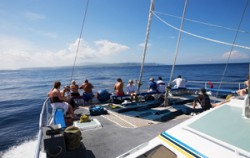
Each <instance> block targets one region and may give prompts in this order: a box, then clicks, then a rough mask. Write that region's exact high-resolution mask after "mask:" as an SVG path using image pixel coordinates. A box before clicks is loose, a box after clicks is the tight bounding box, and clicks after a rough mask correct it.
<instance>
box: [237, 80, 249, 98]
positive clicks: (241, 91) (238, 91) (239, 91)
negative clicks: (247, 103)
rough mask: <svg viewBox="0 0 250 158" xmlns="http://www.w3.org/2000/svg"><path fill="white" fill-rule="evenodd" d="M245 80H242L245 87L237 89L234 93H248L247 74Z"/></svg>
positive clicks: (241, 94) (242, 94)
mask: <svg viewBox="0 0 250 158" xmlns="http://www.w3.org/2000/svg"><path fill="white" fill-rule="evenodd" d="M246 79H247V80H246V81H245V82H244V86H246V88H243V89H239V90H237V91H236V93H237V94H238V95H240V96H244V95H245V94H247V93H248V87H249V75H247V78H246Z"/></svg>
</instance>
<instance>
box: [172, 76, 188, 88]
mask: <svg viewBox="0 0 250 158" xmlns="http://www.w3.org/2000/svg"><path fill="white" fill-rule="evenodd" d="M172 83H175V86H174V88H186V80H185V79H183V78H176V79H174V80H173V81H172Z"/></svg>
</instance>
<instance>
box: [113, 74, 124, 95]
mask: <svg viewBox="0 0 250 158" xmlns="http://www.w3.org/2000/svg"><path fill="white" fill-rule="evenodd" d="M114 90H115V95H116V96H124V95H125V94H124V91H123V82H122V79H121V78H118V79H117V82H116V84H115V86H114Z"/></svg>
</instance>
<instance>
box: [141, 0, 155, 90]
mask: <svg viewBox="0 0 250 158" xmlns="http://www.w3.org/2000/svg"><path fill="white" fill-rule="evenodd" d="M153 11H154V0H151V4H150V10H149V16H148V25H147V31H146V38H145V44H144V49H143V57H142V63H141V70H140V77H139V83H138V89H137V93H138V94H139V93H140V88H141V85H142V73H143V68H144V62H145V56H146V52H147V47H148V38H149V33H150V28H151V21H152V15H153Z"/></svg>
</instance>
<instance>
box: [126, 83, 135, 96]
mask: <svg viewBox="0 0 250 158" xmlns="http://www.w3.org/2000/svg"><path fill="white" fill-rule="evenodd" d="M126 88H127V94H130V96H131V100H133V99H135V100H136V92H135V85H134V82H133V80H129V81H128V84H127V87H126Z"/></svg>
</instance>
